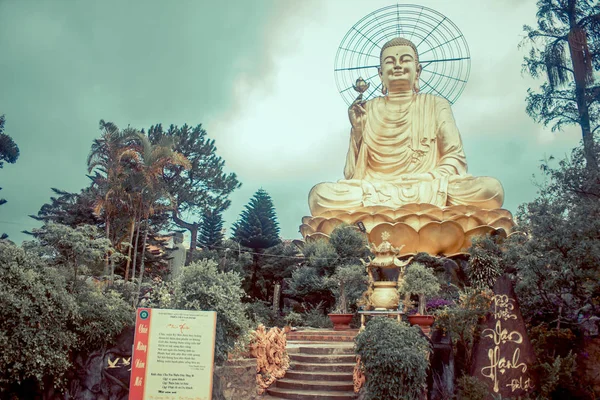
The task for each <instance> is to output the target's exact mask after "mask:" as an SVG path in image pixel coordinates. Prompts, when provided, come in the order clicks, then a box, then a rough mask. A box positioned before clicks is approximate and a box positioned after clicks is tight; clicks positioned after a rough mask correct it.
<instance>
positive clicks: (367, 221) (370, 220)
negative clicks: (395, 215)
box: [355, 214, 393, 233]
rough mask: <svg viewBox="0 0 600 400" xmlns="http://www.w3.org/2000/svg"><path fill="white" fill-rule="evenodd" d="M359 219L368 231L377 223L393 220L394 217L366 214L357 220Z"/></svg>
mask: <svg viewBox="0 0 600 400" xmlns="http://www.w3.org/2000/svg"><path fill="white" fill-rule="evenodd" d="M358 221H360V222H362V223H363V224H364V226H365V229H366V231H367V233H368V232H371V229H373V227H374V226H375V225H377V224H381V223H382V222H393V220H392V218H390V217H388V216H387V215H382V214H376V215H365V216H363V217H362V218H359V219H358V220H356V222H358ZM356 222H355V223H356Z"/></svg>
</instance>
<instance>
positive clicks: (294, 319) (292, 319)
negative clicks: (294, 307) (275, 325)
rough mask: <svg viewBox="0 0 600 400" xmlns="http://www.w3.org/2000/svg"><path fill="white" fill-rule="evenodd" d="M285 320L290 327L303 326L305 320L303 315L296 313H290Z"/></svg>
mask: <svg viewBox="0 0 600 400" xmlns="http://www.w3.org/2000/svg"><path fill="white" fill-rule="evenodd" d="M284 320H285V322H286V324H288V325H290V326H302V325H303V324H304V318H303V317H302V314H300V313H297V312H295V311H290V312H289V313H288V314H287V315H286V316H285V317H284Z"/></svg>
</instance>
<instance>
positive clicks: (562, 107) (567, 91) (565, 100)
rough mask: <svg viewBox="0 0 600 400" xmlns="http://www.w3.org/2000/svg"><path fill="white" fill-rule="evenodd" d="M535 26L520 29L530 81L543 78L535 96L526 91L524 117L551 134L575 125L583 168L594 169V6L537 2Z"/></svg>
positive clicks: (598, 99)
mask: <svg viewBox="0 0 600 400" xmlns="http://www.w3.org/2000/svg"><path fill="white" fill-rule="evenodd" d="M537 6H538V12H537V19H538V21H537V27H536V28H535V29H534V28H532V27H530V26H527V25H526V26H525V27H524V30H525V32H526V33H527V40H528V41H529V43H530V44H531V45H532V48H531V50H530V52H529V55H528V56H527V57H525V59H524V63H523V69H524V71H527V72H528V73H529V74H530V75H531V76H532V77H534V78H538V77H544V76H545V77H546V78H547V82H545V83H543V84H542V86H541V88H540V89H541V91H540V92H534V91H532V90H531V89H529V90H528V92H527V114H529V115H530V116H531V117H532V118H533V119H534V120H535V121H537V122H542V123H543V124H544V125H550V124H552V130H556V129H561V128H562V127H563V125H579V126H580V127H581V134H582V137H583V144H584V151H585V159H586V167H587V168H588V169H591V170H597V169H598V159H597V156H596V154H595V151H594V133H595V132H596V131H598V129H599V128H600V86H599V85H594V84H593V83H594V73H595V72H598V71H600V4H599V3H598V2H597V1H590V0H538V2H537Z"/></svg>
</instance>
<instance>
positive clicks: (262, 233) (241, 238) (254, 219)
mask: <svg viewBox="0 0 600 400" xmlns="http://www.w3.org/2000/svg"><path fill="white" fill-rule="evenodd" d="M233 239H234V240H236V241H238V242H239V243H240V244H241V245H242V246H245V247H249V248H251V249H255V250H258V249H268V248H269V247H273V246H275V245H277V244H279V242H280V240H279V223H278V222H277V215H276V214H275V207H274V206H273V200H271V196H269V194H268V193H267V192H266V191H265V190H263V189H259V190H258V191H257V192H256V193H255V194H254V196H253V197H252V199H251V200H250V202H249V203H248V204H247V205H246V209H245V210H244V211H242V214H240V218H239V219H238V220H237V222H235V223H234V224H233Z"/></svg>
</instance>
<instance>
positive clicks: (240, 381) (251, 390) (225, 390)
mask: <svg viewBox="0 0 600 400" xmlns="http://www.w3.org/2000/svg"><path fill="white" fill-rule="evenodd" d="M257 389H258V387H257V385H256V359H254V358H250V359H238V360H230V361H227V362H226V363H225V364H224V365H222V366H218V367H215V374H214V378H213V400H254V399H260V398H262V397H263V396H262V395H259V394H258V392H257Z"/></svg>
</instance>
